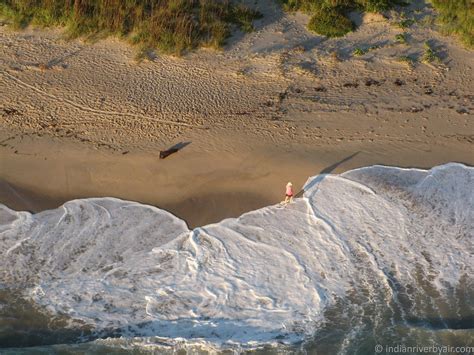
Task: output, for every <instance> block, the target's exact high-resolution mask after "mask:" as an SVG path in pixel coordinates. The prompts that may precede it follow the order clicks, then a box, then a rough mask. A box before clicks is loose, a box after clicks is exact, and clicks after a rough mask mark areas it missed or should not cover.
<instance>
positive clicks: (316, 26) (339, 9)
mask: <svg viewBox="0 0 474 355" xmlns="http://www.w3.org/2000/svg"><path fill="white" fill-rule="evenodd" d="M280 1H281V2H282V3H283V8H284V9H285V10H287V11H297V10H301V11H304V12H306V13H308V14H310V15H311V20H310V22H309V24H308V28H309V29H310V30H312V31H314V32H316V33H318V34H321V35H325V36H327V37H340V36H344V35H345V34H347V33H348V32H350V31H352V30H354V28H355V26H354V24H353V23H352V21H351V20H350V19H349V18H348V17H347V14H348V13H349V12H350V11H352V10H355V9H359V10H362V11H367V12H380V11H385V10H388V9H390V8H391V7H392V6H393V5H395V4H398V3H399V0H280Z"/></svg>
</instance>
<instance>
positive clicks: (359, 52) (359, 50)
mask: <svg viewBox="0 0 474 355" xmlns="http://www.w3.org/2000/svg"><path fill="white" fill-rule="evenodd" d="M365 53H367V51H366V50H364V49H362V48H355V49H354V50H353V51H352V54H354V55H356V56H361V55H364V54H365Z"/></svg>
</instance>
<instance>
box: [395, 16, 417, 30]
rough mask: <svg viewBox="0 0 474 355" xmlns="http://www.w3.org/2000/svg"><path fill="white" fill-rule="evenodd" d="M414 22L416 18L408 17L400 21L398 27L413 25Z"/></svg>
mask: <svg viewBox="0 0 474 355" xmlns="http://www.w3.org/2000/svg"><path fill="white" fill-rule="evenodd" d="M414 23H415V20H413V19H410V18H407V19H403V20H401V21H400V22H398V23H397V25H398V27H400V28H403V29H405V28H408V27H411V26H412V25H413V24H414Z"/></svg>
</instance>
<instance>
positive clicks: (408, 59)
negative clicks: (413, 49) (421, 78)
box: [398, 55, 416, 68]
mask: <svg viewBox="0 0 474 355" xmlns="http://www.w3.org/2000/svg"><path fill="white" fill-rule="evenodd" d="M398 61H399V62H400V63H404V64H406V65H408V66H409V67H410V68H413V67H414V66H415V64H416V59H415V58H412V57H410V56H406V55H403V56H401V57H399V58H398Z"/></svg>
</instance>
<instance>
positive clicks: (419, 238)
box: [0, 163, 474, 347]
mask: <svg viewBox="0 0 474 355" xmlns="http://www.w3.org/2000/svg"><path fill="white" fill-rule="evenodd" d="M473 187H474V168H471V167H467V166H464V165H462V164H455V163H451V164H447V165H443V166H439V167H435V168H433V169H431V170H428V171H426V170H419V169H400V168H392V167H383V166H373V167H367V168H361V169H356V170H352V171H348V172H346V173H344V174H341V175H319V176H315V177H311V178H309V179H308V181H307V183H306V185H305V193H304V197H303V198H298V199H295V202H294V203H292V204H290V205H288V206H286V207H281V206H279V205H275V206H269V207H266V208H262V209H260V210H256V211H253V212H249V213H246V214H244V215H242V216H240V217H239V218H232V219H226V220H223V221H222V222H220V223H216V224H211V225H207V226H203V227H199V228H195V229H193V230H189V229H188V227H187V226H186V224H185V222H184V221H182V220H180V219H179V218H177V217H175V216H173V215H172V214H170V213H168V212H166V211H163V210H160V209H158V208H155V207H151V206H146V205H141V204H138V203H133V202H128V201H122V200H118V199H114V198H93V199H84V200H74V201H70V202H67V203H66V204H64V205H63V206H61V207H60V208H57V209H55V210H50V211H45V212H41V213H38V214H30V213H27V212H15V211H12V210H10V209H8V208H7V207H5V206H3V205H0V254H1V255H2V258H1V260H0V282H1V285H3V287H8V288H15V289H20V290H21V292H23V295H24V296H25V297H27V298H28V299H30V300H32V301H34V302H35V303H36V304H37V305H38V306H39V307H41V309H43V310H44V311H45V312H48V313H50V314H52V315H61V316H65V317H67V319H69V320H70V324H69V327H89V328H92V329H94V331H96V332H98V334H100V333H101V332H103V334H115V335H117V334H118V335H120V336H122V337H125V338H135V337H145V338H146V337H159V338H160V339H163V338H164V339H169V340H170V341H173V340H175V341H180V342H183V341H184V342H190V343H193V342H194V343H200V342H202V343H206V344H213V345H214V346H218V347H225V346H235V345H236V344H237V345H238V346H239V347H255V346H258V345H261V344H276V343H287V344H289V343H295V342H299V341H303V340H305V339H307V338H308V337H309V336H311V334H313V333H314V332H315V331H316V330H317V329H318V327H319V326H320V325H321V324H322V322H323V321H324V316H325V313H324V312H325V310H327V309H328V307H331V306H333V305H334V304H335V303H336V302H338V301H340V300H343V299H347V298H350V297H351V293H353V292H354V290H357V289H360V288H362V287H363V288H364V290H366V291H367V297H368V298H370V297H372V295H374V296H373V297H375V295H376V294H377V292H378V291H380V290H382V291H383V292H384V294H385V295H386V300H385V301H386V302H387V304H388V303H389V300H394V299H395V300H397V292H398V290H399V289H400V287H401V286H400V287H397V285H402V286H403V287H407V286H409V285H412V286H413V285H415V287H416V286H417V285H418V286H420V285H423V284H424V283H425V282H426V283H429V284H430V285H433V287H435V288H436V291H437V292H438V293H439V294H443V293H444V292H449V289H451V288H453V287H455V286H456V284H457V283H459V281H460V279H461V278H464V279H465V280H466V279H467V285H468V286H469V287H472V285H473V280H472V275H473V274H474V273H473V265H474V260H473V255H474V246H473V236H474V188H473ZM464 282H466V281H464ZM420 287H422V286H420ZM385 301H384V300H382V301H381V302H385ZM404 317H405V318H406V315H402V318H403V319H405V318H404Z"/></svg>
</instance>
